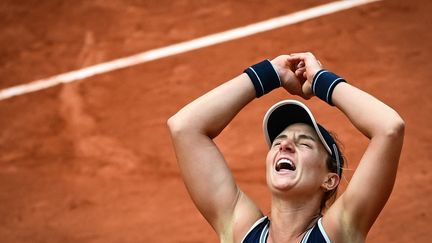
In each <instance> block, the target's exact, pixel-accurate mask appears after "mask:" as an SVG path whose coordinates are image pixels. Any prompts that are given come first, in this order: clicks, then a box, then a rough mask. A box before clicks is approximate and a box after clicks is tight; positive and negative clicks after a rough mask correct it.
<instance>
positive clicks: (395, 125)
mask: <svg viewBox="0 0 432 243" xmlns="http://www.w3.org/2000/svg"><path fill="white" fill-rule="evenodd" d="M404 134H405V121H404V120H403V119H402V117H400V116H399V115H397V114H396V116H395V117H393V118H392V119H391V121H390V122H389V124H388V125H387V129H386V135H387V136H388V137H392V138H403V137H404Z"/></svg>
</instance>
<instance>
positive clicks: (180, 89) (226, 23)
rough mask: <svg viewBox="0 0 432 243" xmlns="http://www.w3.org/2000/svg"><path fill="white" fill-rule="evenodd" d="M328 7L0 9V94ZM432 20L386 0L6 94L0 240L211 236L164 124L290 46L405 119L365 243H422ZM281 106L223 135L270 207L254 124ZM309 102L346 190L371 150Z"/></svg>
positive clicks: (296, 2)
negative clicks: (329, 140) (333, 138)
mask: <svg viewBox="0 0 432 243" xmlns="http://www.w3.org/2000/svg"><path fill="white" fill-rule="evenodd" d="M326 2H329V1H323V0H292V1H227V0H222V1H167V0H159V1H136V0H93V1H85V0H75V1H72V0H67V1H60V0H43V1H34V0H28V1H15V0H2V2H1V4H0V26H1V34H0V89H3V88H7V87H12V86H15V85H18V84H23V83H27V82H31V81H33V80H37V79H40V78H47V77H50V76H52V75H56V74H60V73H63V72H67V71H71V70H75V69H79V68H82V67H86V66H89V65H92V64H97V63H101V62H105V61H109V60H113V59H116V58H120V57H124V56H128V55H132V54H135V53H139V52H142V51H146V50H151V49H154V48H157V47H163V46H166V45H169V44H174V43H178V42H181V41H186V40H191V39H194V38H197V37H201V36H204V35H208V34H212V33H216V32H220V31H224V30H228V29H231V28H234V27H239V26H244V25H247V24H250V23H255V22H258V21H261V20H266V19H269V18H272V17H276V16H281V15H285V14H289V13H292V12H295V11H298V10H301V9H306V8H309V7H312V6H316V5H320V4H323V3H326ZM431 12H432V4H431V2H430V1H429V0H410V1H405V0H384V1H381V2H377V3H372V4H368V5H364V6H361V7H357V8H354V9H350V10H346V11H342V12H338V13H335V14H332V15H328V16H323V17H320V18H316V19H313V20H309V21H305V22H302V23H298V24H295V25H291V26H286V27H283V28H279V29H276V30H272V31H268V32H264V33H261V34H257V35H254V36H250V37H247V38H243V39H239V40H235V41H230V42H227V43H222V44H218V45H215V46H212V47H208V48H204V49H199V50H196V51H192V52H188V53H185V54H180V55H176V56H171V57H168V58H164V59H160V60H156V61H152V62H148V63H144V64H141V65H137V66H133V67H129V68H125V69H122V70H117V71H113V72H109V73H105V74H101V75H98V76H94V77H92V78H88V79H85V80H82V81H78V82H74V83H70V84H66V85H60V86H56V87H54V88H49V89H46V90H43V91H39V92H35V93H31V94H26V95H22V96H17V97H14V98H10V99H7V100H1V101H0V242H8V243H12V242H32V243H39V242H40V243H42V242H64V243H67V242H71V243H72V242H83V243H90V242H92V243H93V242H94V243H96V242H100V243H114V242H116V243H117V242H130V243H135V242H217V241H218V239H217V236H216V234H215V233H214V232H213V231H212V228H211V227H210V226H209V225H208V224H207V223H206V221H205V220H204V218H203V217H202V216H201V215H200V213H199V212H198V210H197V209H196V208H195V207H194V205H193V203H192V201H191V200H190V198H189V196H188V194H187V192H186V189H185V186H184V184H183V182H182V178H181V177H180V175H179V170H178V167H177V163H176V159H175V156H174V153H173V149H172V145H171V141H170V137H169V134H168V131H167V127H166V120H167V119H168V118H169V117H170V116H171V115H172V114H174V113H175V112H176V111H177V110H179V109H180V108H181V107H183V106H184V105H186V104H187V103H188V102H190V101H192V100H193V99H194V98H196V97H198V96H199V95H201V94H203V93H204V92H206V91H208V90H210V89H211V88H213V87H215V86H217V85H218V84H221V83H223V82H224V81H226V80H229V79H231V78H232V77H234V76H236V75H238V74H239V73H241V72H242V70H243V69H244V68H245V67H247V66H249V65H251V64H253V63H256V62H258V61H260V60H262V59H263V58H273V57H275V56H277V55H279V54H282V53H292V52H299V51H312V52H313V53H315V54H316V56H317V57H319V59H320V61H321V62H322V63H323V64H324V65H325V67H326V68H328V69H331V70H333V71H335V72H337V73H339V74H341V75H342V76H344V77H345V78H346V79H347V80H348V81H349V82H350V83H351V84H353V85H355V86H357V87H360V88H361V89H364V90H366V91H367V92H370V93H371V94H373V95H375V96H377V97H378V98H379V99H381V100H383V101H384V102H386V103H387V104H389V105H390V106H392V107H393V108H395V109H396V110H397V111H398V112H399V113H400V114H401V116H402V117H403V118H404V119H405V121H406V124H407V126H406V136H405V144H404V148H403V152H402V155H401V160H400V166H399V172H398V177H397V181H396V184H395V187H394V191H393V194H392V195H391V197H390V199H389V201H388V203H387V205H386V207H385V208H384V210H383V211H382V213H381V214H380V216H379V218H378V219H377V221H376V223H375V225H374V227H373V228H372V230H371V231H370V233H369V236H368V239H367V242H374V243H378V242H400V243H403V242H430V239H431V238H432V232H431V231H430V223H431V222H432V214H431V208H430V206H431V204H432V186H431V184H432V173H431V168H432V130H431V129H430V125H431V118H432V117H431V114H432V98H431V95H432V88H431V87H432V85H431V80H432V61H431V58H432V57H431V54H432V31H431V26H432V15H431ZM285 98H293V97H291V96H289V95H288V94H287V93H286V92H284V91H283V90H277V91H274V92H273V93H271V94H269V95H267V96H265V97H263V98H261V99H259V100H256V101H254V102H252V103H251V104H249V105H248V106H247V107H246V108H245V109H244V110H243V111H242V112H241V113H240V114H239V115H238V116H237V117H236V118H235V119H234V121H233V122H232V123H231V124H230V125H229V126H228V127H227V128H226V129H225V130H224V132H223V133H222V134H221V135H220V136H219V137H218V138H217V139H216V142H217V143H218V144H219V145H220V148H221V150H222V151H223V153H224V154H225V156H226V159H227V160H228V162H229V165H230V167H231V168H232V170H233V173H234V176H235V178H236V180H237V182H238V184H239V185H240V186H241V188H242V189H243V190H244V191H245V192H246V193H248V194H249V195H250V196H251V197H252V198H253V199H254V200H255V201H256V202H257V203H258V204H259V205H260V206H261V207H262V209H263V211H264V212H266V213H268V212H269V200H270V195H269V193H268V191H267V188H266V183H265V177H264V174H265V172H264V158H265V154H266V146H265V143H264V137H263V135H262V132H261V121H262V117H263V115H264V112H265V111H266V110H267V108H269V107H270V106H271V105H272V104H273V103H274V102H276V101H279V100H281V99H285ZM306 103H307V104H308V105H309V106H310V107H311V109H312V110H313V111H314V112H315V114H316V116H317V118H318V120H320V122H321V123H323V124H325V125H326V126H327V127H328V128H329V129H330V130H333V131H334V132H336V133H337V134H338V137H339V139H340V140H341V141H342V143H343V144H344V145H345V146H344V147H345V148H344V151H345V154H346V156H347V157H348V163H349V168H350V169H351V170H346V171H345V177H346V179H347V180H349V179H350V178H351V176H352V174H353V170H354V169H355V168H356V166H357V163H358V161H359V159H360V157H361V154H362V152H363V151H364V149H365V146H366V144H367V140H366V139H365V138H363V136H362V135H361V134H360V133H359V132H358V131H357V130H355V129H354V128H353V126H352V125H350V123H349V121H348V120H347V119H346V118H345V117H344V116H342V115H341V113H340V112H338V111H336V110H335V109H334V108H331V107H329V106H327V105H326V104H324V103H323V102H321V101H319V100H318V99H316V98H314V99H311V100H310V101H307V102H306ZM365 116H374V114H365ZM191 122H193V121H191ZM346 184H347V182H346V181H344V182H343V187H344V186H346ZM342 190H343V188H342ZM370 190H373V188H370Z"/></svg>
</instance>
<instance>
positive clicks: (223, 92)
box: [168, 74, 255, 138]
mask: <svg viewBox="0 0 432 243" xmlns="http://www.w3.org/2000/svg"><path fill="white" fill-rule="evenodd" d="M254 98H255V89H254V86H253V85H252V83H251V80H250V79H249V77H248V75H247V74H241V75H239V76H237V77H236V78H234V79H232V80H230V81H228V82H226V83H224V84H222V85H220V86H218V87H216V88H215V89H213V90H211V91H209V92H208V93H206V94H204V95H203V96H201V97H199V98H198V99H196V100H194V101H193V102H191V103H190V104H188V105H187V106H185V107H184V108H183V109H181V110H180V111H179V112H177V114H175V115H174V116H173V117H171V118H170V120H169V122H168V123H169V124H170V128H171V130H183V131H188V132H199V133H201V134H205V135H206V136H208V137H210V138H214V137H216V136H217V135H218V134H219V133H220V132H221V131H222V130H223V129H224V128H225V127H226V126H227V125H228V123H229V122H230V121H231V120H232V119H233V118H234V117H235V116H236V115H237V113H238V112H239V111H240V110H241V109H242V108H243V107H244V106H246V105H247V104H248V103H249V102H251V101H252V100H253V99H254Z"/></svg>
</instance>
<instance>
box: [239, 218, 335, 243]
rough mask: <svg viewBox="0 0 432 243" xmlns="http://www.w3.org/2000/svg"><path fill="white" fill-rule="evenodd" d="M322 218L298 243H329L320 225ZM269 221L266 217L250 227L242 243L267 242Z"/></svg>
mask: <svg viewBox="0 0 432 243" xmlns="http://www.w3.org/2000/svg"><path fill="white" fill-rule="evenodd" d="M321 221H322V217H321V218H319V219H318V222H317V223H316V224H315V225H314V227H312V228H311V229H309V230H308V231H307V232H306V234H305V235H304V236H303V239H302V240H301V241H300V243H331V241H330V239H329V238H328V236H327V233H326V232H325V230H324V227H323V225H322V222H321ZM269 226H270V220H269V219H268V217H267V216H264V217H262V218H261V219H259V220H258V221H256V222H255V224H254V225H253V226H252V227H251V229H250V230H249V232H248V233H247V234H246V235H245V237H244V238H243V240H242V241H241V242H242V243H265V242H267V238H268V233H269Z"/></svg>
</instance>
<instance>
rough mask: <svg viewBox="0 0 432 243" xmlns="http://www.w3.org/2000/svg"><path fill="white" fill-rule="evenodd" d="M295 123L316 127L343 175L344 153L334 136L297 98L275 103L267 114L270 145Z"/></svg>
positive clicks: (266, 136)
mask: <svg viewBox="0 0 432 243" xmlns="http://www.w3.org/2000/svg"><path fill="white" fill-rule="evenodd" d="M295 123H305V124H308V125H310V126H311V127H312V128H314V129H315V131H316V133H317V135H318V137H319V139H320V140H321V143H322V144H323V145H324V148H325V149H326V150H327V152H328V153H329V154H330V156H331V157H332V158H333V159H334V160H335V161H336V163H337V173H338V175H339V176H341V175H342V168H341V165H342V164H343V157H342V153H341V152H340V150H339V147H338V146H337V144H336V142H335V140H334V138H333V137H332V136H331V135H330V133H329V132H328V131H327V130H326V129H325V128H324V127H323V126H321V125H320V124H318V123H317V122H316V119H315V117H314V116H313V115H312V112H311V111H310V110H309V108H308V107H307V106H306V105H305V104H303V103H301V102H300V101H297V100H283V101H280V102H278V103H276V104H275V105H273V106H272V107H271V108H270V109H269V110H268V111H267V113H266V114H265V116H264V121H263V129H264V135H265V138H266V141H267V144H268V146H269V147H271V145H272V143H273V140H274V139H275V138H276V137H277V136H278V135H279V134H280V133H281V132H282V131H283V130H285V128H286V127H288V126H289V125H291V124H295Z"/></svg>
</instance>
